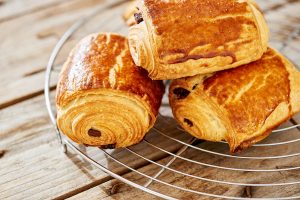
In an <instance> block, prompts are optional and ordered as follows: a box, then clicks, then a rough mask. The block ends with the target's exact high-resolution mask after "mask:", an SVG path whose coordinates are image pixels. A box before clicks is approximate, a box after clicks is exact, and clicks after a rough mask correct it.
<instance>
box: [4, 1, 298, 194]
mask: <svg viewBox="0 0 300 200" xmlns="http://www.w3.org/2000/svg"><path fill="white" fill-rule="evenodd" d="M109 2H110V3H111V0H84V1H83V0H43V1H40V0H22V1H20V0H0V38H1V42H0V52H1V54H0V67H1V68H0V70H1V71H0V80H1V87H0V109H1V110H0V199H53V198H55V199H64V198H71V199H130V198H131V199H157V198H156V197H154V196H151V195H149V194H147V193H145V192H143V191H140V190H137V189H134V188H132V187H129V186H127V185H125V184H122V183H120V181H117V180H114V179H113V178H112V177H110V176H108V175H107V174H105V173H104V172H102V171H101V170H99V169H97V168H95V167H93V166H91V165H89V164H87V163H86V162H84V161H82V159H81V158H80V157H78V156H76V155H75V154H74V153H72V152H71V151H70V152H69V153H68V154H64V153H62V152H61V149H60V146H59V144H58V141H57V139H56V135H55V131H54V129H53V127H52V125H51V123H50V120H49V117H48V114H47V111H46V108H45V103H44V96H43V85H44V76H45V67H46V64H47V61H48V59H49V56H50V53H51V51H52V49H53V48H54V46H55V44H56V43H57V41H58V40H59V38H60V37H61V36H62V34H63V33H64V32H65V31H66V30H67V29H68V28H69V27H70V26H71V25H72V24H73V23H74V22H75V21H76V20H79V19H80V18H81V17H83V16H86V15H87V14H89V13H91V12H92V11H93V10H96V9H99V8H100V7H104V6H105V5H107V4H108V3H109ZM258 2H259V4H260V5H261V6H262V8H263V10H264V11H265V13H266V18H267V19H268V21H269V22H270V24H271V25H272V27H274V28H275V29H276V30H277V31H278V32H280V33H279V34H277V35H276V38H275V40H274V42H273V45H274V46H276V47H277V48H281V46H280V45H281V43H279V42H276V39H278V40H280V41H286V40H288V39H287V37H286V36H287V35H289V34H291V33H294V32H295V28H293V27H296V28H297V27H298V28H299V22H300V1H299V0H259V1H258ZM126 5H127V2H125V1H120V3H118V4H117V5H115V6H111V7H109V8H107V9H106V11H103V13H100V14H99V19H101V20H102V22H101V23H102V24H101V26H103V27H105V28H104V29H105V30H106V28H107V29H108V30H115V31H117V32H122V33H124V34H126V32H127V28H126V26H125V24H124V23H123V22H122V20H121V13H122V11H123V10H124V9H125V7H126ZM93 23H94V25H97V20H95V21H94V22H93ZM99 23H100V21H99ZM92 26H93V25H92V24H90V25H89V27H87V26H86V27H85V28H83V29H82V31H81V32H80V33H78V34H76V35H75V36H73V37H72V38H71V40H70V43H68V45H66V48H65V50H64V53H62V54H61V56H60V57H59V58H58V61H57V66H58V68H59V67H60V65H61V63H62V62H63V61H64V59H65V56H66V54H67V52H68V51H69V50H70V48H71V46H73V45H74V44H75V43H76V42H77V41H78V40H79V39H80V38H81V37H83V36H84V34H86V33H88V32H89V31H91V30H92V29H90V28H91V27H92ZM291 27H292V28H291ZM101 31H103V30H101ZM289 40H292V42H291V43H290V46H291V47H290V48H288V49H287V50H286V54H287V55H289V57H290V58H291V59H292V60H293V61H294V62H297V61H299V62H298V64H299V63H300V59H299V58H300V54H299V53H300V36H299V34H296V35H294V36H293V38H292V39H289ZM289 42H290V41H289ZM297 49H298V54H297ZM55 82H56V81H55V80H54V81H52V82H51V88H52V90H54V89H55ZM51 94H52V95H54V91H53V92H52V93H51ZM295 120H296V121H297V120H298V118H295ZM174 134H177V132H176V131H174ZM297 134H299V131H298V130H293V131H290V132H289V134H287V136H286V137H290V136H291V135H294V136H295V135H297ZM179 137H188V136H179ZM185 139H188V138H185ZM164 142H165V143H166V144H165V143H164ZM158 143H161V144H162V145H165V146H166V145H167V146H168V144H167V141H158ZM199 145H202V146H204V147H207V148H211V146H213V148H215V150H218V148H219V147H214V146H215V145H213V144H210V143H201V144H199ZM297 145H298V143H295V144H291V145H289V146H285V147H283V148H281V149H277V148H274V149H273V150H270V151H268V152H267V153H268V154H267V155H271V154H275V155H276V153H278V152H281V151H283V150H284V152H292V151H293V150H295V149H297V147H298V146H297ZM179 147H180V145H178V144H177V145H169V147H168V150H169V151H172V152H176V150H177V149H178V148H179ZM298 149H299V148H298ZM140 151H141V152H142V153H143V154H144V155H147V156H148V157H149V158H151V159H153V160H155V161H157V162H158V163H162V164H166V162H168V161H169V160H170V159H171V158H172V157H170V156H168V155H167V154H164V153H156V154H155V153H154V154H153V153H152V152H151V151H150V150H147V149H146V150H143V149H141V150H140ZM265 151H266V150H265V149H263V150H262V151H261V152H259V153H262V154H265V153H266V152H265ZM250 152H251V150H250ZM186 154H187V156H188V157H195V156H198V157H200V158H201V159H203V160H205V159H213V160H214V162H216V163H218V164H220V165H222V164H226V163H228V162H229V161H228V160H226V159H216V158H214V157H213V156H209V155H203V156H202V155H196V154H195V152H189V151H187V152H186ZM265 155H266V154H265ZM117 156H120V157H121V159H125V160H127V161H128V162H131V163H132V166H133V168H135V169H138V170H140V171H142V172H145V173H148V174H150V175H153V174H155V173H156V172H157V171H159V167H157V166H155V165H153V164H151V163H149V162H145V161H138V160H135V159H134V158H133V157H132V155H129V154H128V155H127V154H126V153H122V152H121V153H120V154H118V153H117ZM103 162H108V161H106V160H105V158H103ZM230 164H232V165H233V164H235V163H234V162H232V163H230ZM237 164H238V163H237ZM297 164H298V166H300V163H299V159H298V158H297V157H296V158H294V157H293V158H290V159H287V160H284V161H278V160H276V162H275V161H274V162H268V161H266V160H261V161H260V162H259V163H256V165H257V166H260V167H261V166H265V165H267V166H271V167H272V166H274V167H282V166H294V165H297ZM249 165H251V163H249ZM110 167H111V170H114V171H116V173H119V174H121V175H123V176H124V177H126V178H128V179H132V180H135V181H136V182H138V183H143V182H145V181H147V180H145V179H144V178H142V177H140V176H137V175H136V174H133V173H132V172H129V171H126V170H124V169H122V168H120V166H119V167H118V166H117V165H114V164H112V165H111V166H110ZM173 167H174V168H175V167H178V168H184V169H185V171H189V172H190V173H191V174H197V173H200V172H199V169H198V168H197V167H193V166H186V165H182V162H181V161H177V162H175V163H174V164H173ZM201 169H202V168H201ZM200 171H201V170H200ZM202 171H203V169H202ZM204 171H205V170H204ZM218 173H219V171H216V170H212V169H209V170H207V171H206V172H205V177H209V176H212V175H213V174H218ZM220 176H224V177H225V176H227V174H226V173H224V174H221V175H220ZM234 176H235V177H238V178H239V179H240V180H250V179H251V180H252V181H253V182H255V181H258V180H261V179H264V180H270V181H271V182H272V181H274V182H276V181H278V180H290V179H291V180H292V179H296V180H297V178H298V180H299V179H300V177H299V176H300V175H299V171H293V172H291V173H288V172H284V173H280V174H277V175H272V176H270V175H267V174H261V175H260V176H258V177H253V176H250V175H249V173H242V174H236V175H234ZM162 178H164V179H165V180H167V181H168V182H171V183H173V184H176V185H185V186H188V185H190V184H191V182H190V181H189V180H188V179H185V178H180V177H176V176H173V175H170V172H165V173H163V175H162ZM229 178H230V177H229ZM192 183H193V184H195V185H197V187H199V188H200V189H201V187H202V188H204V189H205V191H208V192H215V191H216V190H217V191H218V194H225V195H236V196H246V197H263V196H265V195H270V194H273V196H274V195H275V196H276V195H281V196H286V195H297V194H298V195H299V194H300V186H299V185H296V186H291V187H288V188H285V189H280V190H279V189H278V188H270V189H268V190H264V189H262V188H260V189H254V188H250V187H229V186H222V187H221V186H216V185H207V183H206V184H200V183H199V184H196V182H192ZM151 187H152V189H157V190H160V191H163V192H164V193H169V194H174V195H176V197H179V198H181V199H197V197H198V198H199V196H197V197H196V196H194V195H191V194H187V193H184V192H180V191H175V190H170V189H169V188H167V187H162V186H159V185H156V184H153V185H152V186H151ZM201 199H207V198H204V197H203V198H201Z"/></svg>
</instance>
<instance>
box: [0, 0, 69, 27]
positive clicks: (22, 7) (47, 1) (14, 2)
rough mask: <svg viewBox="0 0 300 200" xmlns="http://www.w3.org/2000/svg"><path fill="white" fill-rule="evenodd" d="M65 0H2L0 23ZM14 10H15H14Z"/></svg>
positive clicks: (0, 2) (0, 4)
mask: <svg viewBox="0 0 300 200" xmlns="http://www.w3.org/2000/svg"><path fill="white" fill-rule="evenodd" d="M64 2H66V1H64V0H43V1H39V0H22V1H18V0H7V1H4V0H1V1H0V23H1V22H3V21H7V20H11V19H14V18H18V17H22V16H24V15H26V14H29V13H33V12H36V11H40V10H43V9H45V8H49V7H51V6H55V5H57V4H61V3H64ZM12 11H13V12H12Z"/></svg>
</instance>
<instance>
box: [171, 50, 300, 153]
mask: <svg viewBox="0 0 300 200" xmlns="http://www.w3.org/2000/svg"><path fill="white" fill-rule="evenodd" d="M169 98H170V105H171V107H172V110H173V114H174V116H175V118H176V119H177V121H178V122H179V123H180V125H181V126H182V127H183V128H184V129H185V130H186V131H187V132H189V133H190V134H192V135H193V136H195V137H197V138H200V139H204V140H209V141H227V142H228V144H229V146H230V150H231V152H237V151H241V150H243V149H246V148H248V147H250V146H251V145H252V144H254V143H257V142H259V141H261V140H262V139H264V138H265V137H267V136H268V135H269V134H270V133H271V131H272V130H273V129H275V128H276V127H278V126H279V125H280V124H281V123H283V122H285V121H287V120H288V119H290V118H291V117H292V115H294V114H295V113H297V112H299V111H300V73H299V71H298V70H296V68H295V67H294V66H293V64H291V63H290V62H289V61H288V60H287V59H286V58H284V57H283V56H282V55H281V54H279V53H278V52H276V51H275V50H273V49H268V51H267V52H266V53H265V54H264V55H263V57H262V58H261V59H260V60H258V61H255V62H253V63H250V64H246V65H243V66H241V67H238V68H235V69H229V70H225V71H221V72H216V73H213V74H210V75H197V76H194V77H189V78H182V79H178V80H175V81H174V82H173V83H172V85H171V87H170V94H169Z"/></svg>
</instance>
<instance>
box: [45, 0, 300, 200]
mask: <svg viewBox="0 0 300 200" xmlns="http://www.w3.org/2000/svg"><path fill="white" fill-rule="evenodd" d="M108 6H114V2H112V3H111V4H110V5H108ZM104 10H105V8H101V9H99V10H96V11H94V12H93V13H91V14H90V15H89V16H86V17H84V18H82V19H81V20H79V21H78V22H77V23H75V24H74V25H73V26H71V27H70V28H69V30H68V31H67V32H66V33H65V34H64V35H63V36H62V38H61V39H60V40H59V42H58V43H57V45H56V47H55V48H54V50H53V52H52V54H51V57H50V60H49V63H48V66H47V71H46V80H45V99H46V105H47V109H48V112H49V115H50V118H51V121H52V123H53V125H54V127H55V130H56V133H57V137H58V140H59V141H60V143H61V145H62V148H63V151H64V152H65V153H66V152H67V149H71V150H72V151H74V152H75V153H76V154H78V155H79V156H81V157H82V158H83V159H85V160H86V161H87V162H88V163H90V164H92V165H94V166H95V167H97V168H99V169H101V170H102V171H104V172H106V173H108V174H109V175H111V176H112V177H114V178H116V179H119V180H120V181H122V182H124V183H127V184H129V185H131V186H133V187H136V188H138V189H141V190H143V191H145V192H148V193H150V194H153V195H156V196H158V197H161V198H164V199H176V198H175V197H171V196H170V194H165V193H163V192H161V191H159V190H158V189H157V188H156V189H155V187H154V188H151V185H153V184H160V185H163V186H164V187H167V188H170V189H174V190H175V189H176V190H178V191H181V192H186V193H190V194H194V195H200V196H206V197H213V198H223V199H249V198H247V197H238V196H232V195H228V196H227V195H220V194H217V193H215V194H214V193H210V192H205V191H198V190H195V189H191V188H188V187H183V186H178V185H176V184H173V183H171V182H168V181H165V180H163V179H160V177H161V175H162V174H163V173H164V172H168V173H173V174H175V175H178V176H179V175H180V176H182V177H185V178H190V179H191V181H193V180H194V181H202V182H205V183H206V184H217V185H226V186H229V187H263V188H268V187H287V186H294V185H297V186H299V187H300V180H293V181H290V182H284V181H280V182H276V183H253V182H252V183H251V182H241V181H236V180H222V178H216V177H213V178H209V177H205V176H201V175H194V174H191V173H189V172H185V171H183V170H180V169H176V168H174V167H172V164H173V163H174V162H176V161H177V160H180V161H181V162H183V163H186V164H188V165H193V166H196V167H200V168H201V169H202V170H206V169H215V170H218V171H225V172H230V173H234V172H237V173H239V172H241V173H245V172H247V173H253V174H254V176H255V174H256V173H278V172H290V171H295V170H299V169H300V164H299V165H298V166H297V165H296V166H287V167H282V168H266V167H259V168H251V167H250V168H249V167H241V166H222V165H218V164H215V163H213V162H209V161H200V160H197V159H193V158H189V157H188V156H184V155H183V154H184V153H185V152H186V151H191V152H193V151H196V152H197V154H199V155H204V154H208V155H211V156H212V157H214V158H222V159H235V160H236V159H237V160H240V161H241V163H243V161H247V162H249V161H251V162H252V161H253V162H255V161H270V160H271V161H275V162H279V159H287V158H292V157H297V156H300V152H294V153H290V152H289V153H286V154H283V155H267V156H264V155H261V156H249V155H247V154H246V155H230V154H227V153H226V151H223V152H219V151H215V150H213V149H212V150H210V149H209V148H205V147H203V146H201V145H197V144H199V141H198V140H197V139H195V138H189V140H187V141H186V140H182V139H178V138H176V137H173V136H171V135H169V134H168V133H167V132H165V131H163V130H160V129H159V128H158V127H154V128H153V130H152V133H151V134H157V135H159V136H160V137H162V138H164V139H165V140H170V141H172V142H173V143H174V144H177V145H180V146H181V148H179V149H178V151H176V152H175V153H174V152H171V151H169V150H167V149H166V148H165V147H161V146H159V145H157V144H156V143H154V142H153V141H150V140H149V139H148V138H147V137H146V138H145V139H144V140H143V142H142V143H141V144H139V145H142V144H143V145H146V146H148V147H149V148H152V149H153V150H155V151H157V152H161V153H164V154H165V155H166V156H168V157H170V158H171V159H170V160H169V161H168V162H167V163H166V164H162V163H160V162H157V161H155V160H152V159H149V158H147V157H146V156H144V155H142V154H141V153H140V152H138V151H137V150H134V149H133V148H124V149H123V150H122V151H125V152H126V153H128V154H131V155H133V156H136V157H137V158H139V159H142V160H144V161H145V162H147V163H149V164H152V165H155V166H157V167H158V168H159V171H158V172H157V173H156V174H154V175H151V176H150V175H148V174H147V173H145V172H142V171H140V170H137V169H135V168H133V167H131V166H130V164H129V163H125V162H123V161H122V160H120V159H119V158H117V157H116V156H114V155H113V154H112V153H111V152H110V151H107V150H101V149H96V148H94V147H88V148H93V149H96V150H97V151H99V152H101V153H102V154H103V155H105V156H107V158H108V159H110V160H112V161H113V162H115V163H117V164H118V165H120V166H122V167H124V168H126V169H127V170H128V171H129V172H133V173H136V174H138V175H140V176H142V177H144V178H145V179H146V180H147V181H146V183H144V184H140V183H136V182H135V181H133V180H130V179H127V178H124V177H123V176H120V175H118V174H117V173H115V172H113V171H111V170H110V169H109V168H108V167H106V166H104V165H103V164H101V163H100V162H98V161H97V160H96V159H94V158H93V157H92V156H90V155H88V154H87V153H86V151H82V149H81V148H80V146H79V145H77V144H75V143H73V142H72V141H70V140H69V139H68V138H66V137H64V136H63V135H62V134H61V133H60V131H59V129H58V128H57V126H56V117H55V106H54V103H53V101H52V100H53V98H51V97H50V82H51V80H52V78H53V77H52V75H53V72H54V63H55V61H56V59H57V57H58V55H59V54H60V51H61V49H62V48H63V47H64V45H65V44H66V42H67V41H68V40H70V38H71V36H72V35H73V34H74V33H75V32H76V31H77V30H78V29H80V28H81V27H82V26H83V25H84V24H85V23H87V22H88V21H89V20H90V19H91V18H93V17H94V16H95V15H96V14H97V13H99V12H102V11H104ZM272 32H273V34H275V36H276V30H275V31H274V30H273V31H272ZM299 34H300V26H299V27H293V31H292V33H291V34H288V36H287V37H286V38H285V39H284V40H282V39H280V40H279V41H278V40H277V39H276V37H274V38H275V39H274V40H273V42H274V44H275V45H277V49H279V50H280V51H281V52H282V53H284V52H285V50H286V49H287V48H289V44H290V43H291V42H293V40H294V39H295V38H296V37H299ZM278 45H279V46H278ZM295 51H296V50H295ZM297 51H298V50H297ZM298 67H299V66H298ZM160 120H162V121H165V123H170V122H169V120H168V119H167V118H165V116H163V115H160ZM291 122H292V124H293V125H289V126H288V127H284V128H281V129H277V130H275V131H273V135H274V138H275V137H276V136H278V135H282V134H284V133H286V132H287V131H290V130H293V129H297V128H299V127H300V124H297V123H295V121H294V120H292V121H291ZM174 126H177V125H176V124H174ZM177 128H178V130H180V131H182V132H184V131H183V130H181V129H180V128H179V127H177ZM299 133H300V132H299ZM270 141H271V142H270ZM270 141H269V142H267V143H259V144H256V145H254V147H253V149H254V150H253V151H254V152H255V151H259V149H258V148H275V147H279V148H281V147H284V146H285V147H286V146H289V145H292V144H295V143H299V142H300V134H299V137H297V135H296V137H295V138H290V139H288V140H286V141H279V142H278V141H277V142H276V141H275V142H274V141H273V142H272V138H271V139H270ZM219 145H224V144H222V143H220V144H219ZM137 149H138V148H137ZM251 199H300V196H289V197H263V198H251Z"/></svg>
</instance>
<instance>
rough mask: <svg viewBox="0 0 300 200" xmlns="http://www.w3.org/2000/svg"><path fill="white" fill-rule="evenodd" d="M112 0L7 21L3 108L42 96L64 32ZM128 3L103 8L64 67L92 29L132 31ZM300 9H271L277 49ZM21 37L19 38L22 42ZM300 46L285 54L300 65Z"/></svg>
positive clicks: (80, 34) (0, 57)
mask: <svg viewBox="0 0 300 200" xmlns="http://www.w3.org/2000/svg"><path fill="white" fill-rule="evenodd" d="M107 2H111V1H108V0H87V1H84V2H83V1H80V0H73V1H67V2H66V3H63V4H60V5H55V6H52V7H49V8H46V9H44V10H42V11H37V12H35V13H32V14H28V15H26V16H24V17H22V18H20V19H19V18H18V19H15V20H10V21H8V22H5V23H1V24H0V29H1V30H5V31H1V32H0V37H1V38H5V40H4V42H2V43H1V44H0V50H1V52H3V53H2V54H1V55H0V61H1V71H2V73H1V74H0V79H1V81H2V83H3V84H4V85H6V87H2V88H0V93H3V94H6V95H2V96H1V97H0V108H3V107H7V106H9V105H12V104H14V103H17V102H20V101H22V100H24V99H28V98H30V97H32V96H36V95H39V94H41V93H42V89H43V79H44V74H43V73H44V69H45V66H46V63H47V60H48V58H49V56H50V53H51V51H52V49H53V47H54V45H55V44H56V42H57V41H58V39H59V38H60V36H61V35H62V34H63V33H64V32H65V31H66V30H67V28H68V27H70V26H71V24H73V23H74V22H75V21H76V20H78V19H80V18H81V17H82V16H85V15H87V14H88V13H91V12H92V11H94V10H96V9H98V8H99V7H103V6H104V5H105V4H106V3H107ZM282 2H286V1H281V0H276V1H262V0H259V3H260V4H261V5H262V7H263V9H268V7H270V6H271V7H272V6H274V4H279V3H282ZM125 6H126V4H121V5H119V6H117V7H113V8H111V9H109V10H107V11H105V12H99V15H97V16H96V17H95V18H94V19H93V20H91V21H90V22H89V23H88V24H87V25H86V26H84V27H82V28H81V29H80V31H79V32H78V33H77V34H75V35H74V37H73V38H72V40H71V41H70V42H69V43H68V44H67V45H66V46H65V48H64V49H63V50H62V53H61V54H60V57H59V58H58V60H57V63H56V64H57V65H61V64H62V63H63V61H64V60H65V59H66V56H67V54H68V52H69V51H70V49H71V47H72V46H74V44H75V43H76V42H78V41H79V40H80V39H81V38H82V37H84V36H86V35H87V34H89V33H92V32H97V31H112V32H119V33H123V34H126V32H127V27H126V25H125V24H124V22H123V20H122V18H121V14H122V12H123V10H124V7H125ZM299 7H300V2H299V1H293V3H292V4H290V5H287V6H281V7H280V8H277V9H273V10H272V9H271V10H270V11H269V12H268V13H267V15H266V18H267V19H268V21H269V22H270V27H271V28H272V30H273V31H274V32H276V33H278V32H279V33H278V34H276V35H275V34H274V33H273V38H275V39H276V38H277V39H278V40H280V43H279V42H278V41H277V42H276V41H273V42H272V45H273V46H274V47H276V48H280V46H281V41H285V40H286V39H287V37H288V35H289V34H290V33H291V32H292V31H293V30H294V29H293V28H292V27H295V26H297V24H298V23H299V16H297V13H298V12H297V10H299ZM291 11H292V12H291ZM107 22H109V23H107ZM279 22H280V23H279ZM16 24H18V26H16ZM28 27H30V29H28ZM15 38H19V39H18V40H16V39H15ZM24 38H26V39H24ZM299 45H300V37H299V36H298V37H296V38H295V39H294V40H293V41H292V42H291V43H290V47H289V48H287V49H286V52H285V54H286V55H287V56H288V57H289V58H290V59H292V60H293V61H294V62H295V63H300V60H299V59H300V58H299V56H298V51H299V47H298V46H299ZM28 47H30V51H28ZM8 69H9V70H8ZM11 80H14V81H11ZM55 82H56V80H55V79H53V83H52V86H54V85H55ZM36 83H39V84H36Z"/></svg>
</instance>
